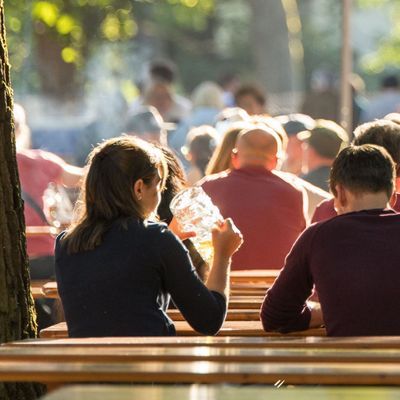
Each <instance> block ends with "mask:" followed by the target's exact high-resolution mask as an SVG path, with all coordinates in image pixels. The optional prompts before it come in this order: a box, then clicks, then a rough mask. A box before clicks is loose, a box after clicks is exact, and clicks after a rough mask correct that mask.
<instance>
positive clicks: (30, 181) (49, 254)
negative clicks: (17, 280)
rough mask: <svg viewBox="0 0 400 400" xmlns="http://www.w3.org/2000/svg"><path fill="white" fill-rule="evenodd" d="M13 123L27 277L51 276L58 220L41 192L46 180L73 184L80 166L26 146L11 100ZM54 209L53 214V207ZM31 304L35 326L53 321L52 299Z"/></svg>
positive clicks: (22, 120)
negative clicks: (35, 310)
mask: <svg viewBox="0 0 400 400" xmlns="http://www.w3.org/2000/svg"><path fill="white" fill-rule="evenodd" d="M14 124H15V137H16V143H17V164H18V172H19V178H20V182H21V195H22V198H23V200H24V215H25V224H26V229H27V252H28V257H29V269H30V275H31V279H33V280H35V279H36V280H52V279H53V280H54V278H55V270H54V235H53V231H54V230H56V229H54V227H53V224H54V223H56V224H58V223H60V221H55V220H54V221H53V220H52V219H51V218H50V217H52V215H49V213H48V212H47V211H48V210H47V208H46V204H45V202H44V195H45V192H46V190H47V189H48V187H49V185H50V184H60V185H63V186H66V187H77V186H78V185H79V182H80V180H81V177H82V175H83V170H82V169H81V168H78V167H75V166H73V165H70V164H67V163H66V162H65V161H64V160H63V159H61V158H60V157H58V156H57V155H55V154H53V153H50V152H47V151H43V150H38V149H29V147H28V148H27V147H26V146H29V144H30V136H29V128H28V126H27V124H26V117H25V111H24V109H23V108H22V106H20V105H19V104H15V112H14ZM49 200H51V199H49ZM54 212H55V216H57V210H54ZM70 217H72V216H70ZM35 304H36V309H37V313H38V325H39V328H40V329H42V328H45V327H46V326H49V325H51V324H52V323H54V321H53V319H52V317H51V309H50V306H51V304H52V301H46V300H45V299H39V300H38V301H36V303H35Z"/></svg>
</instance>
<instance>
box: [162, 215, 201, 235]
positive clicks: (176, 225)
mask: <svg viewBox="0 0 400 400" xmlns="http://www.w3.org/2000/svg"><path fill="white" fill-rule="evenodd" d="M168 228H169V230H170V231H172V232H173V233H174V234H175V235H176V236H178V238H179V239H181V240H186V239H189V238H191V237H194V236H196V233H195V232H183V231H182V229H181V227H180V225H179V222H178V221H177V220H176V218H175V217H173V218H172V221H171V222H170V224H169V225H168Z"/></svg>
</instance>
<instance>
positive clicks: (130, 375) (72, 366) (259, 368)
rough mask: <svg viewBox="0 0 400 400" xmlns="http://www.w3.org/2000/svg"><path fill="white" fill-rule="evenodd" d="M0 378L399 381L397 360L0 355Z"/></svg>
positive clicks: (323, 382)
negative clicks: (26, 358)
mask: <svg viewBox="0 0 400 400" xmlns="http://www.w3.org/2000/svg"><path fill="white" fill-rule="evenodd" d="M0 381H11V382H27V381H34V382H43V383H53V384H57V385H60V384H63V383H71V382H130V383H133V382H141V383H164V382H165V383H174V384H176V383H240V384H257V383H259V384H274V383H277V382H283V383H285V384H295V385H298V384H302V385H400V368H399V365H398V364H396V363H393V364H392V363H386V364H382V363H362V362H354V363H337V362H332V363H331V362H304V363H287V362H267V363H263V362H261V363H239V362H234V363H226V362H210V361H193V362H168V363H160V362H153V361H149V362H145V363H143V362H125V363H111V362H107V363H103V362H92V361H85V362H68V361H63V362H60V361H46V362H41V361H38V362H29V363H27V362H25V361H0Z"/></svg>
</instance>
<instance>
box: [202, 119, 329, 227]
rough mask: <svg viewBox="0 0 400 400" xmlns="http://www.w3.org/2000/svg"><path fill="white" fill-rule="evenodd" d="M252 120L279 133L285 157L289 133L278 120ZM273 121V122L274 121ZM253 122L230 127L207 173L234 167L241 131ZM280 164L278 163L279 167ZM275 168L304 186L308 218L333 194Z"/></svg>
mask: <svg viewBox="0 0 400 400" xmlns="http://www.w3.org/2000/svg"><path fill="white" fill-rule="evenodd" d="M252 120H253V121H254V120H257V121H259V123H261V122H264V125H265V126H267V127H268V128H271V129H273V130H274V131H275V133H277V135H278V136H279V139H280V140H281V145H282V157H283V158H284V157H285V155H284V154H285V152H284V149H285V144H286V143H287V135H286V133H285V132H284V130H283V128H282V126H281V124H280V123H279V122H277V121H276V120H275V119H273V118H272V117H263V116H261V117H260V118H252ZM272 122H273V123H272ZM251 125H252V123H245V122H237V123H235V124H234V125H232V127H231V128H230V129H228V130H227V131H226V133H225V135H224V137H223V139H222V142H221V143H220V144H219V146H218V147H217V149H216V150H215V152H214V154H213V155H212V157H211V160H210V163H209V165H208V166H207V169H206V175H211V174H216V173H218V172H222V171H225V170H228V169H232V168H233V165H232V158H233V153H232V151H233V149H234V148H235V144H236V139H237V137H238V135H239V133H240V132H241V131H242V130H243V129H245V128H249V127H250V126H251ZM278 167H279V165H277V168H278ZM277 168H276V169H274V174H276V175H277V176H279V177H281V178H282V179H284V180H288V181H289V182H291V183H292V184H293V185H295V186H296V187H299V186H300V187H302V188H303V189H304V191H305V194H306V198H305V201H304V207H305V209H306V210H307V212H306V215H307V216H308V220H311V217H312V216H313V214H314V211H315V208H316V207H317V205H318V204H319V203H321V201H323V200H325V199H330V198H331V197H332V196H331V195H330V194H329V193H328V192H326V191H324V190H322V189H320V188H319V187H317V186H314V185H313V184H311V183H309V182H307V181H305V180H304V179H301V178H299V177H298V176H296V175H294V174H292V173H289V172H284V171H281V170H279V169H277Z"/></svg>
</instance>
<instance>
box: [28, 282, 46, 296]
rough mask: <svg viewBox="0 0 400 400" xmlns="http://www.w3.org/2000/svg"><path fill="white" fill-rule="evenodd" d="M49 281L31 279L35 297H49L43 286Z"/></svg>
mask: <svg viewBox="0 0 400 400" xmlns="http://www.w3.org/2000/svg"><path fill="white" fill-rule="evenodd" d="M47 282H48V281H46V280H32V281H31V291H32V296H33V298H34V299H40V298H43V297H47V296H46V295H45V294H44V292H43V290H42V288H43V286H44V285H45V284H46V283H47Z"/></svg>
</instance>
